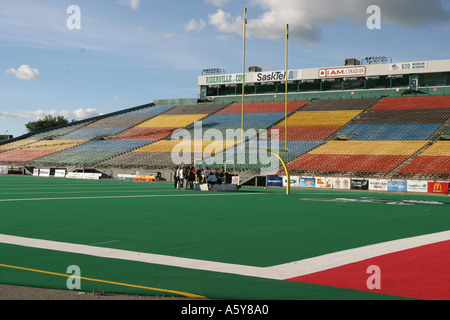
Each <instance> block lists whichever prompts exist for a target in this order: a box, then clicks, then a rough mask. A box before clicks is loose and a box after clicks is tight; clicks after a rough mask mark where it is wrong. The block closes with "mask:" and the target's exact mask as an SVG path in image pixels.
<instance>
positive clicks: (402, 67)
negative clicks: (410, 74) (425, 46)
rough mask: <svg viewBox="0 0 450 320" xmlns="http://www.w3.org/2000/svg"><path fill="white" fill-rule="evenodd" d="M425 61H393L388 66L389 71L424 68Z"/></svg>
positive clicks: (425, 65)
mask: <svg viewBox="0 0 450 320" xmlns="http://www.w3.org/2000/svg"><path fill="white" fill-rule="evenodd" d="M426 68H427V62H426V61H419V62H404V63H393V64H391V65H390V66H389V69H390V70H391V71H410V70H420V69H422V70H423V69H426Z"/></svg>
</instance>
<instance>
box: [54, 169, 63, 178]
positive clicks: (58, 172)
mask: <svg viewBox="0 0 450 320" xmlns="http://www.w3.org/2000/svg"><path fill="white" fill-rule="evenodd" d="M65 176H66V170H55V178H64V177H65Z"/></svg>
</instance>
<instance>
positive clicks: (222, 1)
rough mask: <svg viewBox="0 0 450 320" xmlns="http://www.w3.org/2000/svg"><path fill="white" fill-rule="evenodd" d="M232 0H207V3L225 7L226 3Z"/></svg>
mask: <svg viewBox="0 0 450 320" xmlns="http://www.w3.org/2000/svg"><path fill="white" fill-rule="evenodd" d="M229 2H230V0H205V3H207V4H212V5H214V6H217V7H223V6H224V5H226V4H228V3H229Z"/></svg>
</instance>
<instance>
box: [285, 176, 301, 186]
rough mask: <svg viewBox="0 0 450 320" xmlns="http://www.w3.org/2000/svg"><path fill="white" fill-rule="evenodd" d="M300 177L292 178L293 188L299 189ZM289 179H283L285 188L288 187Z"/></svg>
mask: <svg viewBox="0 0 450 320" xmlns="http://www.w3.org/2000/svg"><path fill="white" fill-rule="evenodd" d="M299 180H300V177H296V176H291V187H298V185H299ZM287 184H288V182H287V177H283V187H287Z"/></svg>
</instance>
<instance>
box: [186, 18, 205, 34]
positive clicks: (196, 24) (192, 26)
mask: <svg viewBox="0 0 450 320" xmlns="http://www.w3.org/2000/svg"><path fill="white" fill-rule="evenodd" d="M205 27H206V22H205V21H203V20H202V19H200V20H198V21H197V20H195V19H192V20H191V21H189V22H188V23H186V25H185V26H184V30H186V31H187V32H190V31H202V30H203V29H204V28H205Z"/></svg>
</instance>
